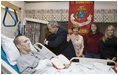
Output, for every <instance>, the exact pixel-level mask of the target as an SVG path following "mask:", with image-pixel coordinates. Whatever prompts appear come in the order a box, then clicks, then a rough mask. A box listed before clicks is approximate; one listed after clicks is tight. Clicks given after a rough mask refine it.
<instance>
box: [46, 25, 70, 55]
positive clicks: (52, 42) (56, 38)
mask: <svg viewBox="0 0 118 75" xmlns="http://www.w3.org/2000/svg"><path fill="white" fill-rule="evenodd" d="M67 34H68V32H67V31H66V30H65V29H63V28H60V27H59V29H58V31H57V32H56V34H51V35H49V36H48V37H47V41H48V45H46V47H47V48H48V49H50V50H51V51H52V52H54V53H55V54H56V55H58V54H60V53H62V51H63V50H64V49H65V48H66V45H67V42H66V38H67Z"/></svg>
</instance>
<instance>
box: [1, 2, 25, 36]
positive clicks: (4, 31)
mask: <svg viewBox="0 0 118 75" xmlns="http://www.w3.org/2000/svg"><path fill="white" fill-rule="evenodd" d="M8 2H10V3H11V4H13V5H15V6H17V7H20V8H21V14H23V13H24V4H25V3H24V2H23V1H20V2H19V1H8ZM4 13H5V10H4V9H1V33H2V34H4V35H6V36H8V37H10V38H14V32H15V31H16V30H17V27H18V26H15V27H10V28H9V27H4V26H3V24H2V21H3V17H4ZM11 13H12V15H13V16H14V13H13V12H11ZM23 17H24V16H22V17H21V20H22V21H21V22H23ZM5 23H6V25H13V24H14V21H13V20H12V18H11V16H10V15H7V17H6V20H5ZM21 24H22V23H21Z"/></svg>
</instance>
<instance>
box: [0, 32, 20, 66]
mask: <svg viewBox="0 0 118 75" xmlns="http://www.w3.org/2000/svg"><path fill="white" fill-rule="evenodd" d="M1 44H2V47H3V50H4V52H5V54H6V56H7V60H8V61H9V63H10V64H11V65H13V66H14V65H16V63H17V58H18V57H19V56H20V53H19V51H18V49H17V48H16V46H15V44H14V43H13V39H12V38H8V37H6V36H5V35H3V34H1Z"/></svg>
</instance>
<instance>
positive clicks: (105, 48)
mask: <svg viewBox="0 0 118 75" xmlns="http://www.w3.org/2000/svg"><path fill="white" fill-rule="evenodd" d="M114 33H115V27H114V26H112V25H109V26H108V27H107V28H106V30H105V35H104V36H103V38H102V39H101V41H100V51H101V55H102V58H103V59H108V60H109V59H110V60H113V61H116V58H117V38H116V37H115V36H114Z"/></svg>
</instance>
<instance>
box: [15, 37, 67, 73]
mask: <svg viewBox="0 0 118 75" xmlns="http://www.w3.org/2000/svg"><path fill="white" fill-rule="evenodd" d="M14 43H15V45H16V47H17V48H18V50H19V52H20V54H21V55H20V57H19V58H18V60H17V66H18V69H19V72H20V73H22V74H33V73H40V74H41V73H46V72H48V71H51V70H55V71H53V72H56V71H57V70H56V69H55V68H54V67H53V66H52V63H51V62H50V60H49V59H46V58H44V57H43V56H41V55H40V54H39V53H38V52H33V51H32V50H30V49H31V48H30V43H29V39H28V38H27V37H26V36H22V35H20V36H17V37H15V39H14ZM47 66H48V67H49V68H50V69H48V68H47ZM67 67H68V66H67ZM56 73H57V72H56Z"/></svg>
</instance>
